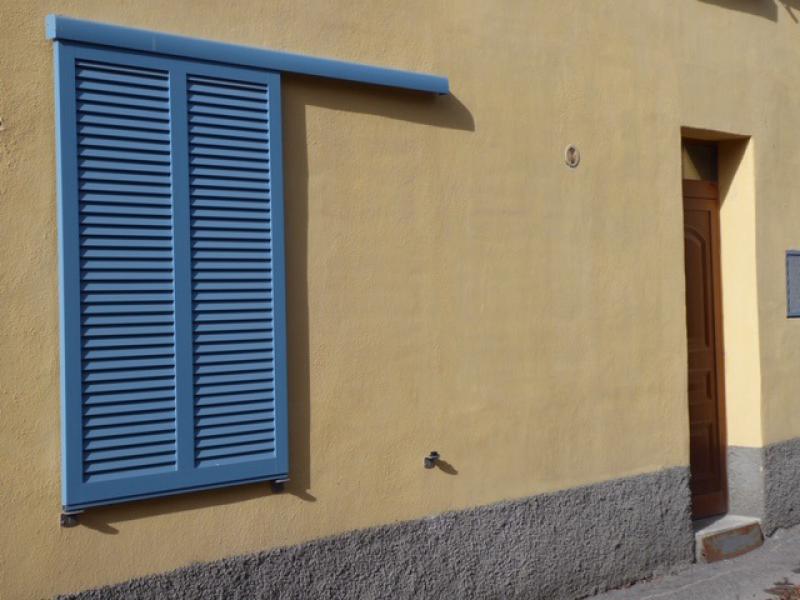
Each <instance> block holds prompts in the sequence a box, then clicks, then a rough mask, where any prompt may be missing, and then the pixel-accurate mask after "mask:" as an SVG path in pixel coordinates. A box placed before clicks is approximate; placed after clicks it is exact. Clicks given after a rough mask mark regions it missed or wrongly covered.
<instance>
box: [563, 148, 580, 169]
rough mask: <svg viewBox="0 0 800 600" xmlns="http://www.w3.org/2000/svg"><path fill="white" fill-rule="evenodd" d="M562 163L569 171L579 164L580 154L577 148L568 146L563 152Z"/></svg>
mask: <svg viewBox="0 0 800 600" xmlns="http://www.w3.org/2000/svg"><path fill="white" fill-rule="evenodd" d="M564 162H565V163H566V164H567V166H568V167H569V168H570V169H574V168H575V167H577V166H578V165H579V164H581V152H580V150H578V147H577V146H575V145H573V144H570V145H569V146H567V147H566V149H565V150H564Z"/></svg>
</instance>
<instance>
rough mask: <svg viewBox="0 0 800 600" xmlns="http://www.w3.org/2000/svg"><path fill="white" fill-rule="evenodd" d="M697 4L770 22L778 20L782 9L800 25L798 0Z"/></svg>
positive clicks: (706, 0) (723, 0)
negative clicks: (735, 11)
mask: <svg viewBox="0 0 800 600" xmlns="http://www.w3.org/2000/svg"><path fill="white" fill-rule="evenodd" d="M698 2H703V3H704V4H714V5H716V6H719V7H721V8H727V9H729V10H737V11H740V12H745V13H749V14H751V15H755V16H757V17H762V18H765V19H770V20H771V21H777V20H778V12H779V10H780V7H783V9H784V10H785V11H786V12H787V13H788V15H789V16H790V17H791V18H792V20H793V21H794V22H795V23H800V0H698Z"/></svg>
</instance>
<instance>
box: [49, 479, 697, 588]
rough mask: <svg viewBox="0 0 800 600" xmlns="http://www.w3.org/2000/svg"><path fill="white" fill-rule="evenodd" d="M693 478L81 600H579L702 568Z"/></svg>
mask: <svg viewBox="0 0 800 600" xmlns="http://www.w3.org/2000/svg"><path fill="white" fill-rule="evenodd" d="M688 477H689V476H688V469H686V468H673V469H667V470H663V471H659V472H657V473H651V474H647V475H641V476H637V477H629V478H624V479H617V480H614V481H609V482H605V483H601V484H597V485H591V486H586V487H580V488H575V489H570V490H564V491H559V492H556V493H552V494H544V495H540V496H533V497H530V498H527V499H523V500H516V501H510V502H503V503H500V504H494V505H491V506H484V507H480V508H475V509H470V510H465V511H457V512H451V513H446V514H443V515H439V516H435V517H429V518H426V519H421V520H417V521H409V522H405V523H399V524H393V525H387V526H382V527H377V528H372V529H366V530H362V531H355V532H351V533H346V534H342V535H337V536H335V537H331V538H327V539H322V540H317V541H313V542H309V543H306V544H302V545H299V546H294V547H290V548H281V549H277V550H271V551H268V552H262V553H259V554H253V555H248V556H240V557H234V558H228V559H225V560H221V561H217V562H213V563H206V564H196V565H192V566H189V567H186V568H183V569H179V570H177V571H173V572H171V573H165V574H161V575H154V576H150V577H145V578H142V579H135V580H132V581H129V582H126V583H122V584H119V585H115V586H109V587H105V588H99V589H96V590H89V591H85V592H82V593H79V594H75V595H72V596H62V598H72V599H75V600H90V599H93V600H94V599H104V600H105V599H110V600H118V599H119V600H122V599H126V600H128V599H130V600H133V599H134V598H135V599H136V600H147V599H152V600H156V599H157V600H167V599H178V598H180V599H189V598H191V599H194V598H220V599H222V598H224V599H226V600H228V599H230V600H233V599H237V598H239V599H244V598H247V599H248V600H249V599H273V598H281V599H284V598H286V599H288V598H298V599H317V598H356V599H359V600H367V599H378V598H393V599H394V598H414V599H427V598H431V599H437V600H446V599H451V598H452V599H458V600H461V599H473V598H474V599H478V598H480V599H481V600H487V599H493V598H497V599H500V598H502V599H504V600H505V599H510V598H520V599H522V598H525V599H526V600H534V599H537V598H541V599H547V600H559V599H564V600H572V599H574V598H580V597H583V596H586V595H589V594H592V593H594V592H597V591H602V590H605V589H607V588H613V587H617V586H620V585H622V584H625V583H626V582H631V581H635V580H638V579H642V578H644V577H647V576H648V575H651V574H652V573H654V572H663V571H667V570H669V569H670V568H671V567H674V566H675V565H678V564H681V563H688V562H690V561H691V560H692V558H693V536H692V529H691V521H690V511H689V502H690V500H689V491H688Z"/></svg>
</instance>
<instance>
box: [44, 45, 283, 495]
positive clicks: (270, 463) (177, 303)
mask: <svg viewBox="0 0 800 600" xmlns="http://www.w3.org/2000/svg"><path fill="white" fill-rule="evenodd" d="M54 59H55V89H56V131H57V175H58V192H59V193H58V222H59V278H60V301H61V387H62V401H61V419H62V504H63V505H64V508H65V509H66V510H80V509H83V508H86V507H89V506H95V505H106V504H112V503H117V502H125V501H128V500H134V499H139V498H149V497H157V496H165V495H171V494H177V493H183V492H187V491H193V490H200V489H207V488H213V487H221V486H227V485H235V484H239V483H247V482H252V481H264V480H271V479H285V478H286V477H287V476H288V420H287V419H288V414H287V404H288V402H287V386H286V375H287V369H286V340H285V336H286V330H285V320H286V319H285V276H284V247H283V244H284V235H283V181H282V179H283V177H282V143H281V140H282V138H281V127H280V117H281V116H280V76H279V75H278V74H277V73H272V72H267V71H263V70H256V69H253V70H250V69H241V68H237V67H230V66H227V65H216V64H208V63H203V62H200V61H190V60H185V59H176V58H173V57H167V56H162V55H157V54H143V53H134V52H128V51H124V50H116V49H112V48H105V47H104V48H99V47H93V46H89V45H82V44H71V43H65V42H60V41H57V42H55V44H54ZM83 59H85V60H95V61H101V62H110V63H112V64H118V65H120V64H121V65H130V66H132V67H137V68H143V69H144V68H146V69H158V70H162V71H166V72H167V73H168V78H169V98H168V104H169V107H170V112H169V115H170V128H169V139H170V144H169V146H170V148H171V161H170V172H171V204H170V206H171V208H172V212H173V217H172V220H171V224H172V252H173V262H172V278H173V282H174V283H173V294H174V295H173V302H174V304H173V311H174V320H175V324H174V332H173V336H174V359H175V383H174V386H175V391H174V393H175V411H176V412H175V414H176V417H175V419H176V420H175V429H176V432H175V435H176V441H175V461H176V468H175V470H172V471H168V472H163V473H158V474H154V475H147V476H137V477H128V478H126V477H121V478H119V479H116V480H112V481H103V482H97V483H92V482H87V481H86V480H85V473H84V468H85V455H84V442H85V440H84V426H83V422H84V421H83V419H84V412H83V411H84V398H85V389H84V382H83V368H84V366H83V365H84V358H83V354H82V345H83V338H82V325H81V318H82V316H83V315H82V314H81V256H80V255H81V250H80V239H81V233H80V232H81V225H80V220H79V215H80V200H79V195H80V191H79V183H80V181H79V173H80V167H79V164H78V163H79V161H78V123H77V116H78V112H77V111H78V108H77V100H76V97H77V92H76V83H77V82H76V69H75V64H76V60H83ZM195 72H196V73H204V74H208V75H215V76H218V77H223V78H225V77H227V78H229V79H230V78H236V77H241V78H245V81H247V80H250V79H255V80H258V81H260V82H263V84H264V85H266V86H267V88H268V90H269V95H270V100H271V103H270V104H271V107H270V108H271V115H270V119H269V126H270V134H269V155H270V161H271V168H272V184H271V187H270V190H269V200H268V201H269V205H270V208H271V211H272V224H273V225H272V227H273V236H272V259H273V268H274V273H273V289H272V295H273V321H274V329H275V331H274V341H273V350H272V351H273V352H274V361H275V362H274V369H275V391H274V406H275V451H274V453H275V458H274V459H272V460H264V461H255V462H251V463H246V464H238V465H234V466H233V467H231V466H228V467H226V468H225V469H220V468H216V467H214V468H208V469H205V470H201V469H198V468H196V467H195V465H194V462H195V460H194V446H195V441H194V419H193V415H194V410H195V406H194V402H195V399H194V394H193V377H194V373H193V368H194V365H193V351H192V350H193V341H192V336H193V332H192V323H191V320H192V289H191V277H192V270H191V264H192V258H191V248H190V244H191V235H190V234H191V230H190V220H191V216H190V210H191V207H190V205H189V202H190V194H189V168H190V167H189V151H188V120H187V118H186V117H187V115H188V95H187V93H186V90H185V82H186V77H187V74H189V73H195ZM181 82H183V84H184V85H183V86H181V85H180V83H181ZM109 116H110V117H112V118H115V117H116V116H117V115H114V114H111V115H109ZM114 256H117V255H116V254H115V255H114ZM121 293H124V292H121ZM137 358H141V359H147V358H148V357H147V356H140V357H137Z"/></svg>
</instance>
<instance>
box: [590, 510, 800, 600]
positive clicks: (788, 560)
mask: <svg viewBox="0 0 800 600" xmlns="http://www.w3.org/2000/svg"><path fill="white" fill-rule="evenodd" d="M787 581H788V582H790V583H794V584H800V526H797V527H794V528H792V529H786V530H779V531H777V532H776V533H775V534H774V535H773V536H772V537H771V538H768V539H767V540H766V541H765V542H764V545H763V546H762V547H761V548H759V549H758V550H755V551H753V552H750V553H749V554H745V555H744V556H740V557H738V558H734V559H732V560H726V561H722V562H718V563H712V564H695V565H692V566H691V567H689V568H687V569H684V570H682V571H680V572H678V573H676V574H673V575H667V576H660V577H655V578H653V579H652V580H649V581H646V582H642V583H639V584H636V585H634V586H632V587H629V588H627V589H624V590H617V591H613V592H607V593H605V594H600V595H598V596H594V597H593V598H592V600H667V599H668V600H779V599H780V600H784V599H787V600H788V599H791V600H794V599H795V598H800V595H797V596H789V595H785V596H783V597H782V596H781V594H780V592H779V591H778V590H776V589H775V588H776V585H778V584H781V583H785V582H787Z"/></svg>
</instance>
